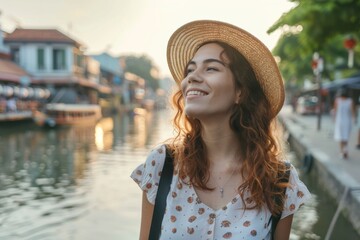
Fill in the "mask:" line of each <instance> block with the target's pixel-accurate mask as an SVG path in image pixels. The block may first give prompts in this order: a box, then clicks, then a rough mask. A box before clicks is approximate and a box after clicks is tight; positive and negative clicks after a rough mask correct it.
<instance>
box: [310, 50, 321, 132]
mask: <svg viewBox="0 0 360 240" xmlns="http://www.w3.org/2000/svg"><path fill="white" fill-rule="evenodd" d="M311 67H312V69H313V71H314V75H315V79H316V82H317V84H318V91H317V98H318V102H317V104H318V112H317V130H318V131H320V130H321V115H322V102H323V101H322V79H321V73H322V71H323V70H324V62H323V59H322V58H321V57H320V55H319V53H317V52H315V53H314V54H313V59H312V63H311Z"/></svg>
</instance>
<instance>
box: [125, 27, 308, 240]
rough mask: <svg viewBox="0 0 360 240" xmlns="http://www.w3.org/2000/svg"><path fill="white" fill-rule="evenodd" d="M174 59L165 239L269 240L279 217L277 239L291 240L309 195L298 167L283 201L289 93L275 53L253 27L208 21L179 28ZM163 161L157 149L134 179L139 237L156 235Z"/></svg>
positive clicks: (170, 56)
mask: <svg viewBox="0 0 360 240" xmlns="http://www.w3.org/2000/svg"><path fill="white" fill-rule="evenodd" d="M167 56H168V64H169V68H170V71H171V73H172V75H173V77H174V79H175V81H176V82H177V84H178V86H179V89H178V91H177V92H176V93H175V94H174V95H173V103H174V107H175V110H176V115H175V117H174V126H175V129H176V131H177V133H178V134H177V136H176V137H175V138H174V139H173V140H172V141H171V143H170V144H169V145H170V146H171V149H172V150H173V156H174V169H175V171H174V175H173V178H172V183H171V186H170V193H169V194H168V196H167V200H166V212H165V215H164V218H163V221H162V227H161V237H160V239H270V238H271V234H272V233H271V224H272V221H271V215H272V214H274V215H276V214H279V213H281V212H282V219H281V220H280V221H279V223H278V225H277V228H276V232H275V239H277V240H281V239H288V238H289V234H290V228H291V223H292V216H293V213H294V212H295V211H296V210H297V209H298V208H299V207H300V205H302V204H303V203H304V202H305V201H306V200H307V199H308V198H309V197H310V193H309V192H308V190H307V188H306V187H305V185H304V184H303V183H302V182H301V181H300V180H299V178H298V175H297V173H296V170H295V169H294V168H293V167H291V169H290V177H289V183H288V185H289V187H288V188H287V192H286V197H285V196H283V195H284V194H283V192H284V191H283V190H282V189H283V188H284V183H279V179H278V178H279V176H280V175H281V174H283V173H284V172H285V171H286V167H285V165H284V161H283V160H282V157H281V150H280V146H279V144H278V141H276V138H275V135H274V134H275V133H274V132H273V125H274V123H275V117H276V115H277V114H278V112H279V111H280V109H281V107H282V105H283V101H284V88H283V83H282V79H281V76H280V73H279V70H278V68H277V65H276V63H275V61H274V58H273V57H272V55H271V53H270V52H269V50H268V49H267V48H266V47H265V46H264V45H263V44H262V43H261V42H260V41H259V40H257V39H256V38H255V37H253V36H252V35H251V34H249V33H247V32H246V31H244V30H242V29H240V28H238V27H235V26H232V25H229V24H226V23H222V22H217V21H207V20H206V21H195V22H190V23H188V24H185V25H184V26H182V27H180V28H179V29H178V30H177V31H176V32H175V33H174V34H173V35H172V37H171V38H170V40H169V43H168V52H167ZM165 155H166V154H165V146H164V145H162V146H160V147H158V148H156V149H155V150H153V151H152V152H151V153H150V155H149V156H148V158H147V160H146V163H145V164H142V165H140V166H139V167H138V168H137V169H135V170H134V172H133V173H132V178H133V179H134V180H135V181H136V182H137V183H138V184H139V186H140V187H141V189H142V190H143V192H144V193H143V204H142V220H141V230H140V239H148V236H149V229H150V225H151V218H152V215H153V211H154V206H153V204H154V201H155V197H156V193H157V189H158V183H159V179H160V175H161V171H162V167H163V165H164V159H165ZM285 185H286V184H285ZM274 198H277V199H283V201H282V204H280V205H279V204H276V203H275V201H274Z"/></svg>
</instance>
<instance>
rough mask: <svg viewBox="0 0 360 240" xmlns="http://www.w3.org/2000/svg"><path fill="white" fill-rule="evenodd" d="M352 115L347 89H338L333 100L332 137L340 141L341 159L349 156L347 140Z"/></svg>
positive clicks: (351, 104)
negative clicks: (333, 124)
mask: <svg viewBox="0 0 360 240" xmlns="http://www.w3.org/2000/svg"><path fill="white" fill-rule="evenodd" d="M354 116H355V113H354V104H353V101H352V99H351V98H350V97H349V95H348V91H347V89H340V90H339V91H338V93H337V97H336V99H335V102H334V117H335V129H334V139H335V141H338V142H339V143H340V154H341V156H342V158H343V159H347V158H348V157H349V149H348V142H349V138H350V133H351V127H352V121H353V119H354Z"/></svg>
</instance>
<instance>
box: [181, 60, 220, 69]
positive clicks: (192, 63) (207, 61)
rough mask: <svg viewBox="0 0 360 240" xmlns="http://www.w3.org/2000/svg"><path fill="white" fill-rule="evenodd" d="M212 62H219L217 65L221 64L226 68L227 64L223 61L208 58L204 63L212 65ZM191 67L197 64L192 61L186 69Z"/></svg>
mask: <svg viewBox="0 0 360 240" xmlns="http://www.w3.org/2000/svg"><path fill="white" fill-rule="evenodd" d="M211 62H217V63H220V64H221V65H223V66H224V67H226V64H225V63H224V62H223V61H220V60H218V59H215V58H208V59H205V60H204V61H203V63H211ZM189 65H196V62H195V61H192V60H191V61H189V62H188V64H187V65H186V67H188V66H189Z"/></svg>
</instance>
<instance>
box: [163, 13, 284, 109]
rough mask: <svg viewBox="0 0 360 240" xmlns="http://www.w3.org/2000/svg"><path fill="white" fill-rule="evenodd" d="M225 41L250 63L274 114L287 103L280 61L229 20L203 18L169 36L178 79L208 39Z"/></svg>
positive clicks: (170, 56)
mask: <svg viewBox="0 0 360 240" xmlns="http://www.w3.org/2000/svg"><path fill="white" fill-rule="evenodd" d="M209 41H221V42H224V43H227V44H229V45H230V46H232V47H233V48H235V49H237V50H238V51H239V52H240V53H241V54H242V55H243V56H244V57H245V58H246V60H247V61H248V62H249V63H250V65H251V67H252V68H253V70H254V73H255V76H256V78H257V80H258V81H259V83H260V86H261V87H262V89H263V91H264V93H265V96H266V98H267V100H268V101H269V102H270V105H271V112H272V114H273V116H276V115H277V113H278V112H279V111H280V110H281V108H282V106H283V104H284V97H285V93H284V84H283V80H282V77H281V74H280V72H279V68H278V66H277V63H276V61H275V59H274V57H273V55H272V54H271V52H270V51H269V49H268V48H267V47H266V46H265V45H264V44H263V43H262V42H261V41H260V40H259V39H257V38H256V37H254V36H253V35H252V34H250V33H248V32H247V31H245V30H243V29H241V28H239V27H236V26H233V25H231V24H228V23H224V22H219V21H213V20H199V21H193V22H190V23H187V24H185V25H183V26H181V27H180V28H179V29H177V30H176V31H175V32H174V33H173V34H172V36H171V37H170V39H169V42H168V46H167V62H168V65H169V69H170V72H171V74H172V76H173V78H174V80H175V81H176V82H177V83H180V82H181V80H182V79H183V77H184V76H183V75H184V70H185V67H186V66H187V64H188V62H189V61H190V60H191V58H192V57H193V56H194V54H195V52H196V51H197V49H198V48H199V46H201V45H202V44H203V43H205V42H209Z"/></svg>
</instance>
